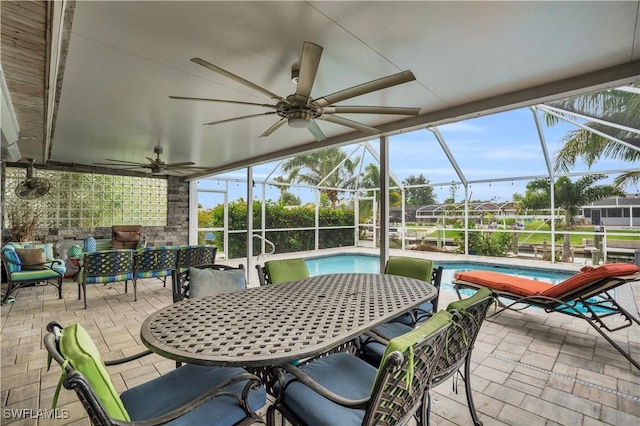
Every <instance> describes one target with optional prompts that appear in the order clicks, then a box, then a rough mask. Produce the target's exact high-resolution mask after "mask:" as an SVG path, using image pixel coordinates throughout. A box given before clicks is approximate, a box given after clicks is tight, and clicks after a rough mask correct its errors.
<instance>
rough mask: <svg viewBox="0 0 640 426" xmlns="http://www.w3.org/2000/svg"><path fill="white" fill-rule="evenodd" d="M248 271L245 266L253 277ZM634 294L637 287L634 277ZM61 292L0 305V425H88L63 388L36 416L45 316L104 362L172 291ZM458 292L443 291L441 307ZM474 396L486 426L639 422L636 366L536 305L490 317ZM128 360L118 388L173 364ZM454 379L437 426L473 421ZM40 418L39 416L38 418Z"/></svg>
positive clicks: (440, 403) (639, 342) (45, 380)
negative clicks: (73, 328) (91, 346)
mask: <svg viewBox="0 0 640 426" xmlns="http://www.w3.org/2000/svg"><path fill="white" fill-rule="evenodd" d="M253 273H254V271H250V274H253ZM633 286H634V289H633V290H634V291H633V294H634V298H636V299H637V297H638V296H637V295H638V294H639V293H640V288H639V286H640V284H639V283H635V284H633ZM63 294H64V298H63V299H62V300H58V299H57V297H56V291H55V289H54V288H53V287H51V286H47V287H33V288H25V289H21V290H20V291H19V292H18V293H17V294H16V301H15V303H13V304H11V305H4V306H2V308H1V312H2V330H1V333H0V338H1V348H2V349H1V350H2V352H1V353H2V358H1V363H2V367H1V372H0V373H1V379H2V408H3V412H2V419H1V420H0V423H2V424H9V423H11V424H13V425H67V424H69V425H71V424H73V425H86V424H89V421H88V419H87V417H86V415H85V411H84V409H83V408H82V406H81V404H80V402H79V401H78V399H77V397H76V395H75V393H74V392H72V391H67V390H65V389H63V390H62V391H61V394H60V398H59V402H58V406H59V411H58V412H57V414H58V417H60V418H58V419H54V420H52V419H44V418H42V417H43V416H44V415H45V414H46V412H43V411H39V410H43V409H48V408H50V407H51V402H52V399H53V394H54V391H55V387H56V385H57V382H58V379H59V377H60V368H59V367H58V366H57V364H55V362H54V365H53V366H52V368H51V370H50V371H47V368H46V361H47V355H46V351H45V350H44V349H43V345H42V337H43V335H44V333H45V331H44V328H45V326H46V324H47V323H48V322H49V321H52V320H58V321H60V322H61V323H62V324H63V325H66V324H69V323H72V322H80V323H81V324H82V325H83V326H84V327H85V328H86V329H87V330H88V332H89V333H90V334H91V336H92V337H93V338H94V339H95V341H96V344H97V345H98V347H99V349H100V350H101V351H102V354H103V357H104V358H105V359H112V358H118V357H121V356H126V355H131V354H133V353H135V352H137V351H140V350H143V349H145V348H144V346H143V345H142V344H141V342H140V324H141V323H142V321H143V320H144V319H145V318H146V317H147V316H148V315H149V314H151V313H152V312H154V311H155V310H157V309H159V308H162V307H164V306H166V305H168V304H170V303H171V289H170V285H169V283H168V286H167V288H163V287H162V283H161V282H160V281H158V280H155V279H146V280H141V281H139V282H138V301H137V302H134V301H133V294H132V292H131V290H130V292H129V294H124V285H123V283H115V284H113V285H111V284H107V285H106V286H105V285H91V286H89V287H88V289H87V294H88V301H89V306H90V309H89V310H84V309H83V307H82V301H79V300H77V288H76V285H75V283H73V282H72V281H70V280H66V282H65V285H64V292H63ZM455 298H456V296H455V294H453V293H446V292H443V293H442V295H441V299H440V300H441V301H440V307H441V308H444V307H446V305H447V303H448V302H450V301H452V300H454V299H455ZM616 340H618V341H619V342H621V343H623V344H624V345H629V346H630V347H631V351H632V353H633V355H634V357H636V358H637V359H638V358H640V330H639V329H638V327H635V328H627V329H625V330H622V331H621V332H618V333H616ZM473 360H474V364H473V372H472V383H473V386H472V388H473V390H474V398H475V402H476V407H477V409H478V412H479V415H480V418H481V420H482V421H483V422H484V424H485V425H503V424H505V425H523V426H524V425H526V426H532V425H571V426H574V425H585V426H586V425H616V426H626V425H629V426H637V425H639V424H640V372H639V371H637V370H635V369H632V366H631V364H630V363H629V362H628V361H627V360H626V359H625V358H624V357H622V356H621V355H620V354H619V353H618V352H616V351H615V350H614V349H613V348H611V347H610V346H609V345H608V343H607V342H606V341H605V340H604V339H603V338H602V337H601V336H600V335H598V334H597V333H596V332H595V331H594V330H592V329H591V328H590V327H589V326H588V325H587V324H586V323H584V322H583V321H581V320H577V319H573V320H572V319H571V318H569V317H568V316H566V315H561V314H544V313H542V312H540V311H536V310H532V309H529V310H526V311H524V312H505V313H503V314H500V315H499V316H497V317H494V318H491V319H489V320H488V321H486V322H485V323H484V325H483V327H482V330H481V332H480V336H479V337H478V341H477V344H476V347H475V352H474V357H473ZM129 364H133V365H126V366H118V367H110V373H111V374H112V378H113V380H114V384H115V386H116V388H117V389H118V391H123V390H125V389H126V388H128V387H131V386H135V385H137V384H138V383H141V382H145V381H147V380H149V379H151V378H153V377H156V376H157V375H159V374H163V373H165V372H167V371H169V370H171V369H173V368H175V363H174V362H173V361H171V360H167V359H163V358H161V357H160V356H157V355H153V356H150V357H146V358H144V359H143V360H141V361H140V362H138V363H129ZM458 382H459V385H458V389H457V392H456V386H454V383H453V379H450V380H448V381H447V382H445V383H443V384H441V385H440V386H438V387H437V388H435V389H434V390H433V391H432V406H433V416H432V422H433V424H436V425H468V424H471V419H470V416H469V412H468V410H467V405H466V398H465V394H464V388H463V384H462V381H458ZM38 417H40V418H38Z"/></svg>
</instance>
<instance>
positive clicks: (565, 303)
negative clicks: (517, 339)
mask: <svg viewBox="0 0 640 426" xmlns="http://www.w3.org/2000/svg"><path fill="white" fill-rule="evenodd" d="M634 281H640V268H639V267H638V266H636V265H632V264H628V263H612V264H607V265H603V266H600V267H597V268H593V267H589V266H587V267H584V268H582V270H581V271H580V272H579V273H578V274H576V275H574V276H572V277H571V278H568V279H566V280H564V281H562V282H561V283H558V284H556V285H553V284H549V283H545V282H541V281H535V280H531V279H527V278H521V277H515V276H511V275H507V274H501V273H497V272H491V271H469V272H459V273H457V274H456V275H455V278H454V280H453V285H454V286H455V288H456V292H457V293H458V297H460V289H462V288H471V289H480V288H483V287H486V288H490V289H491V290H493V291H494V292H495V293H496V294H497V295H498V296H499V297H501V298H504V299H508V300H510V302H509V303H505V302H504V301H500V300H499V302H498V303H499V304H500V305H501V306H502V309H500V310H498V311H497V312H496V313H494V314H493V315H497V314H499V313H500V312H502V311H504V310H505V309H513V310H521V309H525V308H527V307H529V306H535V307H539V308H542V309H544V310H545V311H546V312H559V313H562V314H565V315H571V316H573V317H577V318H582V319H584V320H585V321H587V322H588V323H589V325H591V326H592V327H593V328H594V329H595V330H596V331H597V332H598V333H600V334H601V335H602V337H604V338H605V339H606V340H607V341H608V342H609V343H610V344H611V345H612V346H613V347H614V348H616V350H617V351H618V352H620V354H622V355H623V356H624V357H625V358H627V359H628V360H629V361H630V362H631V364H633V365H634V366H635V367H636V368H637V369H639V370H640V363H639V362H638V361H636V360H635V359H633V358H632V357H631V354H630V353H629V352H627V351H625V350H624V349H622V348H621V347H620V345H618V344H617V343H616V342H615V341H614V340H613V339H612V337H610V336H609V335H608V334H607V332H614V331H617V330H621V329H623V328H626V327H629V326H631V325H633V323H635V324H637V325H640V321H639V320H638V318H637V317H635V316H634V315H632V314H631V313H629V312H628V311H626V310H625V309H624V308H623V307H622V306H620V304H619V303H618V302H617V301H616V300H615V299H614V298H613V296H612V292H611V290H613V289H614V288H616V287H618V286H620V285H623V284H626V283H630V282H634ZM522 304H524V305H525V306H524V307H523V306H522ZM493 315H492V316H493ZM616 317H617V318H622V320H623V321H622V322H612V321H608V319H611V318H616ZM605 320H607V321H606V322H605Z"/></svg>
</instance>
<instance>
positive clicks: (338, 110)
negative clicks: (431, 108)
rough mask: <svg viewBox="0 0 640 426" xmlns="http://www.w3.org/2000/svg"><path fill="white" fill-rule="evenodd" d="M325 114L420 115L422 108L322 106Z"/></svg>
mask: <svg viewBox="0 0 640 426" xmlns="http://www.w3.org/2000/svg"><path fill="white" fill-rule="evenodd" d="M322 112H323V113H325V114H396V115H418V114H420V108H405V107H384V106H328V107H324V108H322Z"/></svg>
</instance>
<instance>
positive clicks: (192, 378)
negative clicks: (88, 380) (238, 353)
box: [120, 364, 266, 426]
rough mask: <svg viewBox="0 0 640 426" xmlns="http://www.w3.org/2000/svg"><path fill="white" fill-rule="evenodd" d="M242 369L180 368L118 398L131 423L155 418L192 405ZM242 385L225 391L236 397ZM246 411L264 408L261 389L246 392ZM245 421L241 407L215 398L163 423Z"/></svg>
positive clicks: (192, 366) (227, 400)
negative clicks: (247, 408)
mask: <svg viewBox="0 0 640 426" xmlns="http://www.w3.org/2000/svg"><path fill="white" fill-rule="evenodd" d="M242 373H246V370H244V369H242V368H225V367H206V366H201V365H192V364H188V365H184V366H182V367H180V368H177V369H175V370H172V371H171V372H169V373H167V374H165V375H163V376H160V377H158V378H157V379H154V380H151V381H149V382H146V383H143V384H141V385H138V386H135V387H133V388H131V389H128V390H126V391H124V392H123V393H122V395H120V398H121V399H122V402H123V404H124V406H125V407H126V409H127V412H128V413H129V416H130V417H131V420H132V421H136V420H144V419H149V418H152V417H157V416H160V415H163V414H166V413H168V412H170V411H171V410H174V409H176V408H178V407H180V406H181V405H184V404H186V403H188V402H189V401H193V400H194V399H196V398H198V397H199V396H200V395H202V394H204V393H206V392H207V391H208V390H210V389H211V388H213V387H215V386H216V385H218V384H220V383H222V382H224V381H226V380H227V379H230V378H232V377H234V376H237V375H238V374H242ZM246 383H247V382H246V381H242V382H239V383H235V384H232V385H230V386H228V387H226V388H225V389H226V391H228V392H231V393H233V394H235V395H238V397H241V396H242V389H243V388H244V386H245V384H246ZM248 402H249V407H250V409H251V410H252V411H257V410H259V409H260V408H262V407H264V405H265V404H266V391H265V389H264V387H259V388H258V389H255V390H252V391H250V392H249V397H248ZM245 417H246V414H245V412H244V410H243V409H242V407H241V406H240V405H239V404H238V403H237V402H236V401H235V399H233V398H232V397H229V396H218V397H216V398H213V399H211V400H209V401H208V402H206V403H204V404H203V405H201V406H200V407H198V408H196V409H194V410H193V411H190V412H189V413H187V414H185V415H183V416H181V417H179V418H177V419H175V420H173V421H171V422H169V423H167V424H168V425H172V426H177V425H185V426H187V425H205V424H206V425H232V424H235V423H237V422H238V421H240V420H242V419H243V418H245Z"/></svg>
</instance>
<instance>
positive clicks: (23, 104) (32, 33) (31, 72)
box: [0, 0, 49, 161]
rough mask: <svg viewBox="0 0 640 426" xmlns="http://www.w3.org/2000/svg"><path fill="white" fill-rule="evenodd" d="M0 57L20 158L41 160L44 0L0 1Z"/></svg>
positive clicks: (44, 46)
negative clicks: (17, 134)
mask: <svg viewBox="0 0 640 426" xmlns="http://www.w3.org/2000/svg"><path fill="white" fill-rule="evenodd" d="M0 7H1V14H0V24H1V29H0V36H1V37H2V40H1V42H2V45H1V51H0V60H1V61H2V68H3V70H4V74H5V79H6V81H7V87H8V89H9V92H10V93H11V100H12V103H13V108H14V110H15V113H16V117H17V119H18V124H19V126H20V137H21V138H28V139H21V140H19V141H18V147H19V149H20V153H21V154H22V157H23V158H34V159H37V160H38V161H44V160H45V154H44V147H45V141H44V137H45V136H44V135H45V133H44V126H45V96H46V93H47V92H46V90H47V83H46V81H47V63H46V57H47V49H48V43H47V32H48V19H49V18H48V14H49V12H48V11H49V5H48V4H47V2H46V1H33V0H32V1H5V0H3V1H2V2H0Z"/></svg>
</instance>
